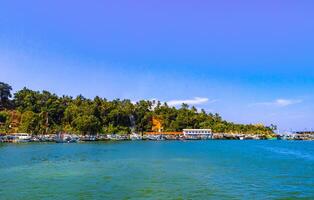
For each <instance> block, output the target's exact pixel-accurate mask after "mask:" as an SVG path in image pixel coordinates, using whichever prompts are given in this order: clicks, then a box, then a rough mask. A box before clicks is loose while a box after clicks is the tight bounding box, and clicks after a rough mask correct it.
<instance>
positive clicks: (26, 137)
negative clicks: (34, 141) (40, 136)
mask: <svg viewBox="0 0 314 200" xmlns="http://www.w3.org/2000/svg"><path fill="white" fill-rule="evenodd" d="M31 138H32V136H31V135H30V134H28V133H13V134H11V135H10V139H11V140H12V142H29V141H30V140H31Z"/></svg>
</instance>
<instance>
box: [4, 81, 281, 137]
mask: <svg viewBox="0 0 314 200" xmlns="http://www.w3.org/2000/svg"><path fill="white" fill-rule="evenodd" d="M11 90H12V88H11V86H10V85H8V84H6V83H2V82H0V100H1V102H0V133H1V132H6V133H7V132H13V131H19V132H27V133H34V134H43V133H56V132H59V131H64V132H71V133H80V134H96V133H118V134H128V133H131V132H133V131H134V132H138V133H142V132H145V131H151V129H152V118H153V117H154V118H157V119H159V120H160V121H161V122H162V127H163V131H182V129H184V128H210V129H212V131H213V132H221V133H222V132H224V133H246V134H262V135H268V136H270V135H272V134H273V130H274V129H275V127H274V126H273V125H271V126H270V127H266V126H263V125H243V124H234V123H232V122H227V121H225V120H223V119H222V118H221V117H220V116H219V115H218V114H212V113H206V112H205V111H204V110H201V111H199V112H198V111H197V109H196V108H195V107H189V106H188V105H187V104H182V106H181V108H175V107H169V106H168V105H167V104H166V103H163V104H161V103H160V102H155V101H146V100H142V101H139V102H137V103H132V102H131V101H130V100H120V99H115V100H112V101H109V100H107V99H105V98H101V97H98V96H96V97H95V98H94V99H92V100H91V99H87V98H84V97H83V96H81V95H80V96H77V97H76V98H72V97H70V96H61V97H59V96H57V95H55V94H52V93H50V92H48V91H42V92H38V91H33V90H30V89H27V88H24V89H22V90H20V91H18V92H16V93H15V94H14V95H11Z"/></svg>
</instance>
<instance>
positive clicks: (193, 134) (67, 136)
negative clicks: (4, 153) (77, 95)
mask: <svg viewBox="0 0 314 200" xmlns="http://www.w3.org/2000/svg"><path fill="white" fill-rule="evenodd" d="M128 140H131V141H135V140H152V141H160V140H314V132H295V133H292V134H287V133H286V134H281V135H279V134H278V135H276V137H272V138H267V137H265V136H263V135H258V134H236V133H212V132H211V130H210V129H184V130H183V131H182V132H162V131H161V132H145V133H143V134H138V133H132V134H125V135H120V134H95V135H80V134H73V133H58V134H46V135H34V134H28V133H13V134H3V133H2V134H0V143H25V142H55V143H78V142H96V141H128Z"/></svg>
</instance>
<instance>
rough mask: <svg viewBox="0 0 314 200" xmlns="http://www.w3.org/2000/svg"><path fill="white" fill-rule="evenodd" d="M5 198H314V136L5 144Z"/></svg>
mask: <svg viewBox="0 0 314 200" xmlns="http://www.w3.org/2000/svg"><path fill="white" fill-rule="evenodd" d="M0 199H3V200H7V199H8V200H10V199H23V200H24V199H25V200H27V199H31V200H34V199H109V200H112V199H202V200H203V199H314V142H308V141H253V140H251V141H228V140H225V141H221V140H220V141H218V140H208V141H122V142H103V143H100V142H99V143H78V144H54V143H46V144H34V143H27V144H0Z"/></svg>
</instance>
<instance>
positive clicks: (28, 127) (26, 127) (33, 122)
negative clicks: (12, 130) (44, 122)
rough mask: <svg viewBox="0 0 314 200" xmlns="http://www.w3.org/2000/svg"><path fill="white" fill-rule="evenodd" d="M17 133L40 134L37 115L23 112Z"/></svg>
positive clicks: (40, 128)
mask: <svg viewBox="0 0 314 200" xmlns="http://www.w3.org/2000/svg"><path fill="white" fill-rule="evenodd" d="M19 132H25V133H33V134H37V133H40V132H42V127H41V123H40V117H39V114H37V113H34V112H33V111H25V112H24V113H23V114H22V118H21V123H20V126H19Z"/></svg>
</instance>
